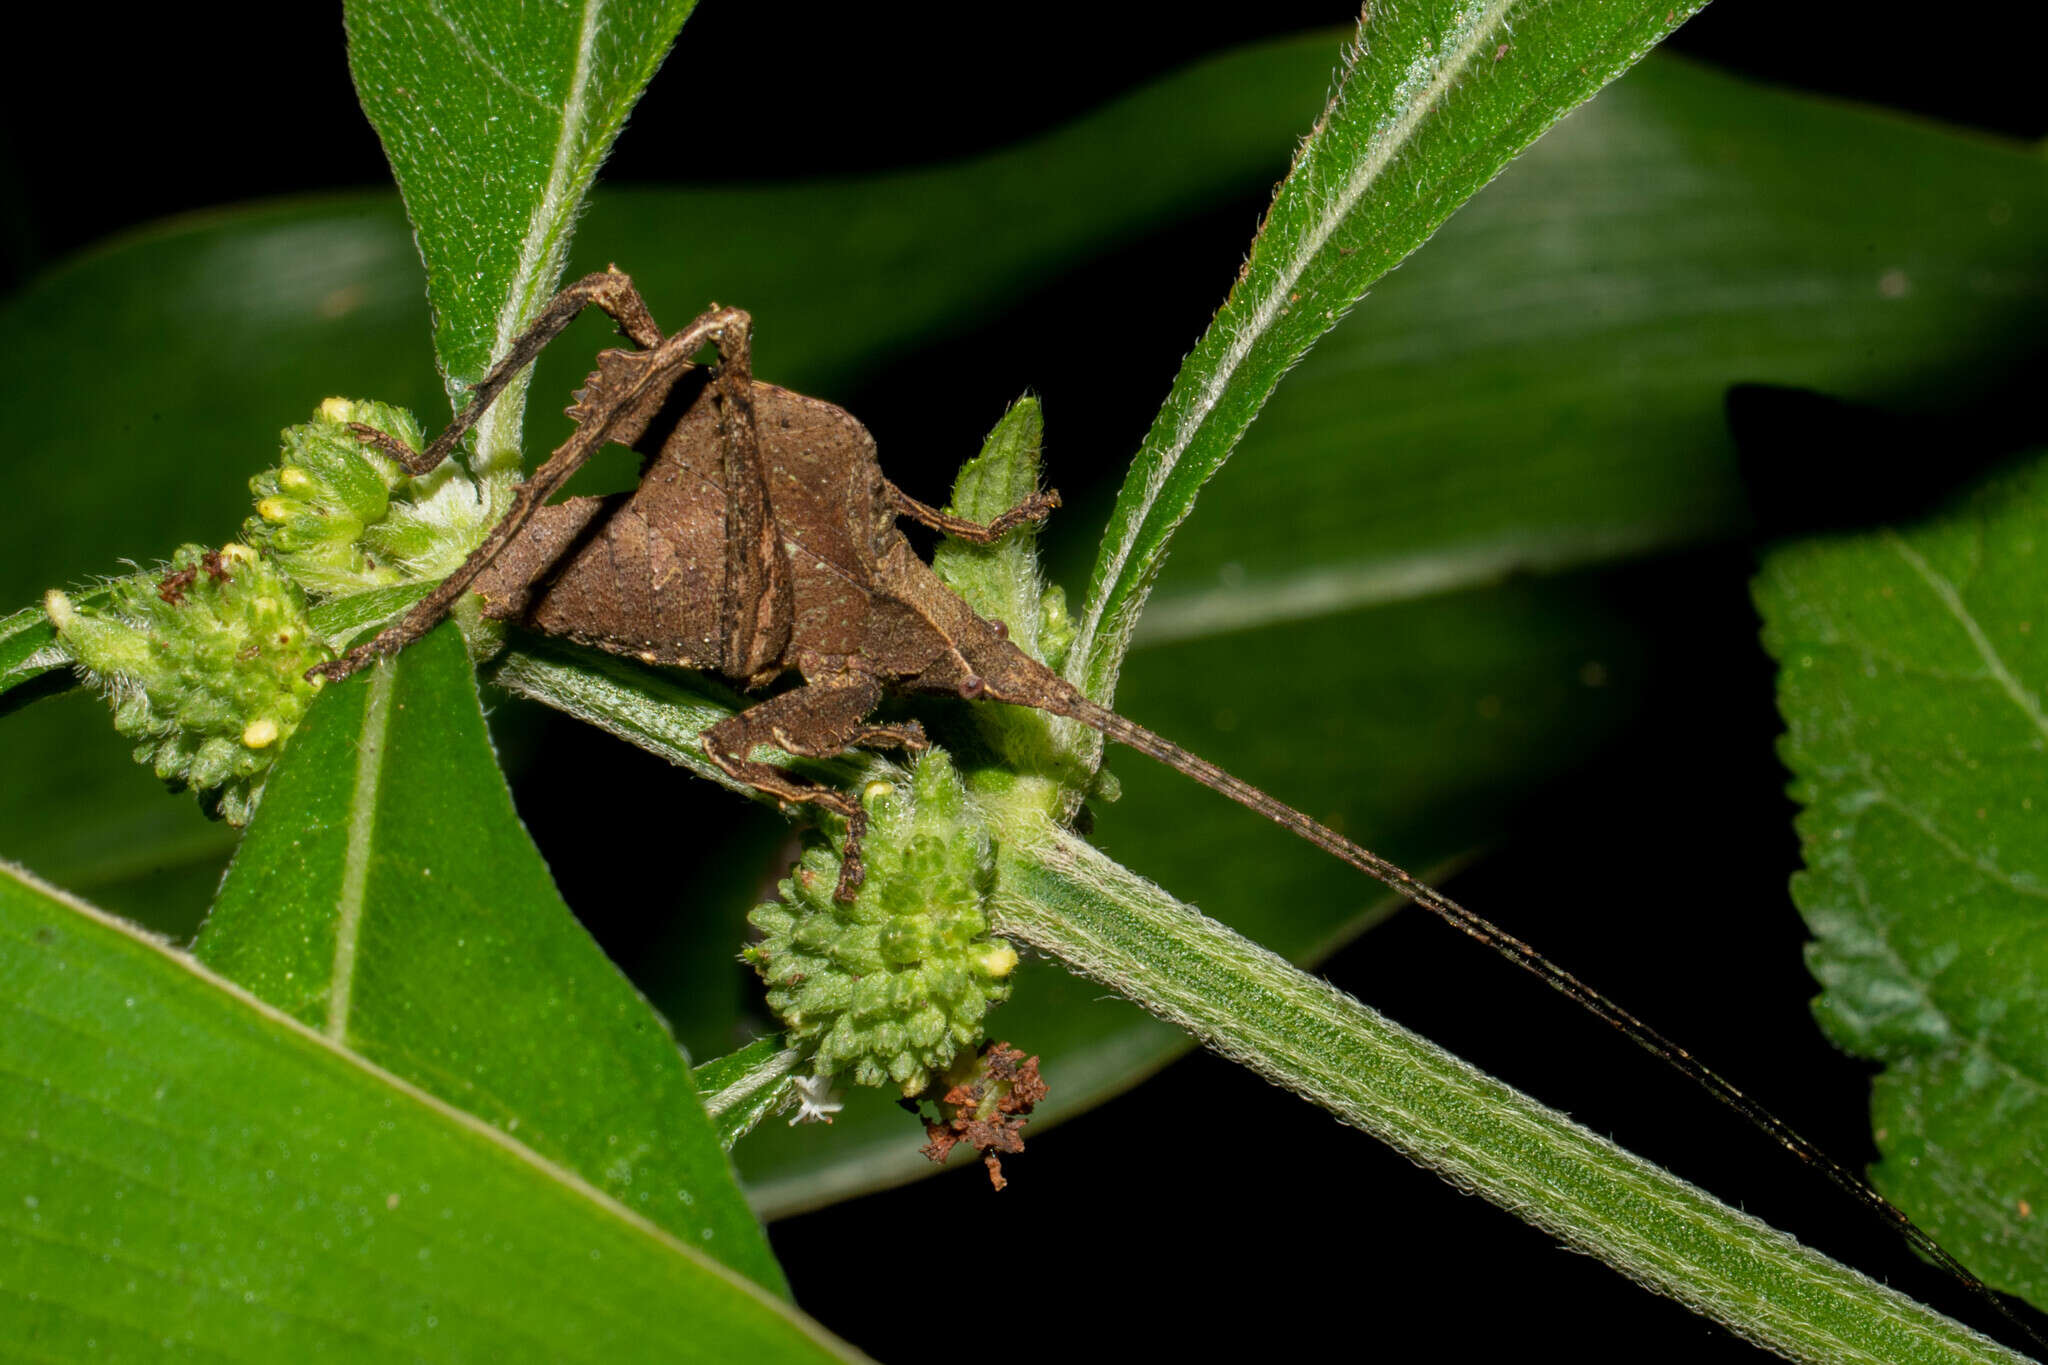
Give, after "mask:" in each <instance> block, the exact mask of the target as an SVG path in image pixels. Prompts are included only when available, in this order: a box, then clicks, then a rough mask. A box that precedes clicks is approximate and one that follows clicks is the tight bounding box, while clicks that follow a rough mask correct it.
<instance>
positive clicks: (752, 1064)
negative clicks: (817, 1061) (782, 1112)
mask: <svg viewBox="0 0 2048 1365" xmlns="http://www.w3.org/2000/svg"><path fill="white" fill-rule="evenodd" d="M802 1061H803V1054H802V1053H801V1052H799V1051H798V1050H797V1049H795V1048H793V1047H789V1048H786V1047H784V1046H783V1045H782V1036H781V1035H780V1034H771V1035H769V1036H768V1037H766V1038H756V1039H755V1040H754V1041H753V1042H751V1043H748V1044H747V1045H746V1046H745V1047H743V1048H741V1049H740V1050H739V1051H737V1052H730V1053H727V1054H726V1055H725V1056H723V1057H719V1058H716V1059H714V1060H712V1061H708V1062H706V1063H704V1065H702V1066H700V1067H698V1068H697V1070H696V1072H695V1073H694V1075H695V1078H696V1082H697V1092H698V1093H699V1094H701V1095H702V1096H703V1097H704V1108H705V1109H706V1110H707V1111H709V1113H710V1114H711V1118H712V1121H713V1122H714V1123H716V1124H717V1125H718V1141H719V1143H720V1144H721V1145H722V1146H724V1147H725V1149H726V1150H727V1151H731V1150H732V1146H733V1144H734V1143H735V1142H738V1141H739V1140H740V1139H741V1138H743V1137H745V1136H746V1135H747V1134H748V1133H751V1132H752V1131H753V1130H754V1126H755V1125H756V1124H758V1123H760V1121H761V1120H762V1119H764V1118H766V1117H768V1115H769V1114H770V1113H772V1112H774V1110H775V1109H776V1107H777V1106H779V1105H780V1104H781V1103H782V1101H783V1091H784V1089H785V1088H786V1087H787V1086H788V1084H789V1078H790V1077H791V1076H792V1075H794V1074H795V1073H796V1070H797V1067H798V1065H799V1064H800V1063H801V1062H802Z"/></svg>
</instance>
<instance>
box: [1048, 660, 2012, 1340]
mask: <svg viewBox="0 0 2048 1365" xmlns="http://www.w3.org/2000/svg"><path fill="white" fill-rule="evenodd" d="M1063 700H1064V702H1065V704H1064V705H1063V706H1062V707H1061V708H1060V709H1061V713H1062V714H1064V715H1067V716H1069V717H1071V718H1072V719H1074V720H1078V721H1080V722H1081V723H1082V724H1084V725H1088V726H1091V727H1093V728H1094V729H1097V730H1100V731H1101V732H1102V733H1103V734H1104V735H1107V736H1108V737H1109V738H1111V739H1113V740H1116V741H1117V742H1118V743H1120V744H1125V745H1128V746H1130V747H1131V748H1133V749H1136V750H1137V751H1138V752H1139V753H1141V754H1144V755H1146V756H1147V757H1149V758H1154V759H1157V760H1158V761H1159V762H1161V763H1164V764H1165V765H1166V766H1167V767H1169V768H1172V769H1174V770H1175V771H1176V772H1179V773H1181V774H1182V775H1184V776H1186V777H1190V778H1192V779H1194V780H1195V781H1197V782H1199V783H1201V784H1202V785H1203V786H1205V787H1208V788H1210V789H1211V790H1212V791H1216V792H1220V793H1221V794H1223V795H1224V796H1227V797H1229V798H1230V799H1231V800H1233V801H1235V802H1237V803H1238V804H1239V805H1241V806H1244V807H1245V808H1246V809H1248V810H1253V811H1257V812H1258V813H1259V814H1260V815H1263V816H1265V817H1266V818H1267V819H1268V820H1271V821H1272V822H1273V823H1274V824H1276V825H1279V826H1280V827H1282V828H1283V829H1286V830H1289V831H1291V832H1292V833H1294V834H1296V835H1299V836H1300V837H1301V838H1303V839H1306V840H1307V841H1308V842H1310V843H1312V844H1314V845H1315V846H1316V847H1318V848H1320V849H1322V850H1323V851H1324V852H1326V853H1329V854H1331V855H1332V856H1333V857H1336V858H1338V859H1340V860H1342V861H1343V862H1346V863H1349V864H1350V865H1351V866H1353V867H1355V868H1357V869H1358V870H1359V871H1361V872H1363V873H1365V874H1366V875H1368V876H1370V877H1374V878H1376V879H1378V880H1379V881H1381V882H1384V883H1385V884H1386V885H1387V886H1389V887H1391V888H1393V889H1394V890H1395V891H1398V892H1400V893H1401V894H1402V895H1403V896H1405V897H1407V898H1408V899H1409V900H1410V901H1413V902H1414V903H1415V904H1416V905H1419V906H1421V907H1422V908H1423V909H1424V910H1427V911H1429V912H1430V913H1431V914H1433V915H1435V916H1436V917H1437V918H1438V919H1441V920H1443V921H1444V922H1445V923H1446V924H1449V925H1450V926H1451V927H1452V928H1454V929H1456V930H1458V931H1459V932H1460V933H1462V934H1465V935H1466V936H1468V937H1470V938H1474V939H1477V940H1478V941H1479V942H1481V943H1483V944H1485V945H1486V946H1487V947H1489V948H1491V949H1493V950H1494V951H1495V952H1496V953H1499V954H1500V955H1501V956H1502V957H1504V958H1506V959H1507V960H1508V961H1510V962H1512V963H1514V964H1515V965H1516V966H1517V967H1520V968H1521V969H1522V970H1523V971H1526V972H1528V973H1529V974H1530V975H1532V976H1535V977H1537V978H1538V979H1539V980H1541V981H1543V982H1545V983H1547V984H1548V985H1550V986H1552V987H1554V988H1556V989H1557V990H1559V991H1562V992H1563V993H1564V994H1566V995H1568V996H1570V997H1571V998H1572V999H1573V1000H1576V1001H1577V1002H1578V1003H1579V1004H1580V1005H1582V1006H1584V1007H1585V1008H1586V1009H1588V1010H1590V1011H1591V1012H1592V1013H1593V1014H1595V1015H1597V1016H1598V1017H1599V1018H1601V1019H1604V1020H1606V1021H1607V1022H1608V1023H1609V1024H1611V1025H1613V1026H1614V1027H1615V1028H1617V1029H1619V1030H1620V1031H1621V1032H1622V1033H1624V1034H1626V1035H1627V1036H1628V1037H1629V1038H1630V1039H1631V1040H1632V1041H1633V1042H1635V1044H1636V1045H1637V1046H1639V1047H1641V1048H1642V1049H1643V1050H1644V1051H1645V1052H1648V1053H1649V1054H1650V1055H1651V1056H1653V1057H1657V1058H1659V1059H1660V1060H1662V1061H1663V1062H1664V1063H1665V1065H1667V1066H1669V1067H1671V1068H1672V1069H1673V1070H1675V1071H1677V1072H1678V1073H1679V1074H1680V1075H1682V1076H1685V1077H1687V1078H1689V1079H1690V1080H1692V1081H1693V1082H1694V1083H1695V1084H1697V1085H1699V1086H1701V1087H1702V1088H1704V1089H1705V1090H1706V1091H1707V1093H1708V1094H1710V1095H1712V1096H1713V1097H1714V1098H1715V1099H1717V1100H1719V1101H1721V1103H1723V1104H1725V1105H1727V1106H1728V1107H1729V1108H1730V1109H1733V1110H1734V1111H1735V1112H1736V1113H1738V1114H1740V1115H1742V1117H1743V1118H1745V1119H1747V1120H1748V1121H1749V1122H1750V1124H1751V1125H1753V1126H1754V1127H1756V1128H1757V1129H1758V1130H1760V1131H1761V1132H1763V1133H1764V1134H1765V1135H1766V1136H1768V1137H1769V1138H1770V1139H1771V1140H1772V1141H1774V1142H1776V1143H1778V1144H1780V1145H1781V1146H1783V1147H1785V1148H1786V1149H1787V1150H1789V1151H1790V1152H1791V1153H1792V1154H1793V1155H1794V1156H1796V1157H1798V1158H1799V1159H1800V1160H1802V1161H1804V1162H1806V1163H1807V1164H1808V1165H1810V1166H1813V1167H1815V1168H1817V1169H1818V1170H1819V1171H1820V1172H1821V1174H1823V1175H1825V1176H1826V1177H1827V1178H1828V1179H1829V1180H1830V1181H1832V1182H1833V1183H1834V1185H1835V1187H1836V1188H1837V1189H1840V1190H1841V1191H1842V1192H1843V1193H1845V1194H1847V1195H1848V1196H1849V1197H1850V1198H1852V1199H1854V1200H1855V1201H1856V1202H1857V1203H1859V1204H1861V1205H1863V1207H1864V1208H1866V1209H1868V1210H1869V1211H1870V1212H1871V1213H1873V1214H1875V1215H1876V1216H1877V1217H1878V1218H1879V1219H1881V1220H1883V1221H1884V1222H1885V1223H1887V1224H1889V1225H1890V1226H1891V1227H1892V1228H1893V1229H1894V1230H1895V1231H1897V1232H1898V1234H1899V1235H1900V1236H1901V1237H1904V1238H1905V1239H1906V1242H1907V1244H1908V1245H1910V1246H1911V1247H1912V1248H1913V1249H1914V1250H1915V1251H1918V1252H1919V1253H1920V1254H1921V1255H1923V1256H1925V1257H1926V1258H1927V1259H1928V1260H1930V1261H1933V1262H1934V1263H1935V1264H1936V1265H1938V1266H1940V1267H1941V1268H1942V1269H1943V1270H1946V1271H1947V1272H1948V1273H1949V1274H1950V1275H1952V1276H1954V1277H1955V1279H1956V1280H1957V1281H1958V1282H1959V1283H1961V1284H1962V1285H1964V1286H1965V1287H1966V1288H1968V1289H1969V1290H1970V1291H1971V1292H1972V1293H1974V1294H1975V1295H1977V1297H1978V1298H1980V1299H1982V1300H1984V1302H1985V1303H1987V1304H1989V1305H1990V1306H1991V1307H1992V1308H1994V1309H1996V1310H1997V1311H1998V1314H1999V1316H2000V1317H2003V1318H2004V1319H2005V1320H2006V1321H2008V1322H2010V1323H2011V1324H2012V1325H2013V1326H2015V1327H2017V1328H2019V1329H2020V1331H2022V1332H2024V1333H2026V1335H2027V1338H2028V1340H2030V1341H2032V1342H2033V1343H2034V1344H2035V1345H2036V1346H2038V1347H2041V1348H2043V1349H2044V1350H2048V1339H2044V1338H2043V1337H2042V1336H2041V1334H2040V1333H2038V1332H2036V1331H2035V1330H2034V1329H2033V1327H2032V1326H2030V1325H2029V1324H2028V1323H2027V1322H2026V1321H2025V1320H2024V1319H2022V1318H2021V1317H2020V1316H2019V1315H2018V1314H2017V1313H2016V1312H2014V1311H2013V1309H2012V1308H2011V1307H2009V1306H2008V1305H2007V1304H2006V1303H2005V1301H2004V1300H2003V1299H2001V1298H2000V1297H1999V1296H1998V1295H1997V1294H1996V1293H1995V1292H1993V1290H1992V1289H1991V1287H1990V1286H1989V1285H1987V1284H1985V1283H1984V1282H1983V1281H1982V1280H1980V1279H1978V1278H1977V1277H1976V1276H1975V1275H1973V1274H1971V1273H1970V1272H1969V1271H1968V1270H1967V1269H1965V1268H1964V1267H1963V1264H1962V1262H1960V1261H1958V1260H1956V1258H1955V1257H1953V1256H1951V1255H1950V1254H1949V1253H1948V1252H1947V1251H1946V1250H1945V1249H1943V1247H1942V1245H1941V1243H1939V1242H1937V1241H1935V1240H1934V1237H1933V1234H1931V1233H1929V1232H1927V1231H1926V1230H1925V1229H1924V1228H1922V1227H1921V1226H1920V1225H1919V1224H1918V1223H1915V1222H1914V1221H1913V1220H1912V1219H1911V1218H1908V1217H1907V1216H1906V1214H1905V1211H1904V1210H1902V1209H1900V1208H1899V1207H1898V1205H1896V1204H1894V1203H1892V1202H1891V1201H1890V1200H1889V1199H1886V1198H1885V1197H1884V1196H1883V1195H1881V1194H1879V1193H1878V1192H1877V1191H1876V1190H1874V1189H1872V1188H1871V1187H1870V1186H1869V1185H1868V1184H1866V1183H1865V1182H1864V1181H1863V1179H1862V1178H1861V1177H1860V1176H1858V1175H1857V1174H1856V1173H1855V1172H1853V1171H1851V1170H1850V1169H1849V1168H1848V1167H1846V1166H1844V1165H1842V1163H1841V1162H1839V1161H1837V1160H1835V1159H1834V1158H1833V1157H1831V1156H1829V1155H1828V1154H1827V1153H1826V1152H1824V1151H1822V1150H1821V1149H1820V1148H1819V1147H1817V1146H1815V1145H1814V1144H1813V1143H1812V1142H1811V1141H1809V1140H1808V1139H1807V1138H1805V1137H1803V1136H1802V1135H1801V1134H1800V1133H1799V1132H1798V1131H1797V1130H1796V1129H1794V1128H1793V1127H1792V1126H1791V1125H1790V1124H1788V1123H1786V1122H1785V1121H1784V1120H1783V1119H1781V1118H1779V1117H1778V1116H1777V1115H1776V1114H1773V1113H1772V1112H1771V1111H1770V1110H1768V1109H1766V1108H1764V1107H1763V1106H1762V1105H1760V1104H1758V1103H1757V1102H1756V1101H1754V1100H1752V1099H1750V1098H1749V1096H1747V1095H1745V1094H1743V1093H1742V1091H1740V1090H1738V1089H1737V1088H1736V1087H1735V1086H1734V1084H1733V1083H1732V1082H1730V1081H1728V1080H1727V1079H1726V1078H1724V1077H1723V1076H1721V1074H1720V1073H1718V1072H1716V1071H1714V1070H1713V1069H1712V1068H1711V1067H1709V1066H1707V1065H1706V1064H1705V1063H1704V1062H1701V1061H1700V1060H1699V1059H1698V1058H1696V1057H1694V1056H1693V1055H1692V1054H1691V1053H1690V1052H1687V1051H1686V1050H1685V1049H1684V1048H1682V1047H1680V1046H1679V1045H1678V1044H1676V1043H1674V1042H1672V1041H1671V1040H1670V1039H1669V1038H1666V1037H1665V1036H1664V1035H1663V1034H1661V1033H1659V1032H1658V1031H1657V1030H1656V1029H1654V1028H1651V1027H1650V1026H1649V1025H1648V1024H1646V1023H1644V1022H1643V1021H1642V1020H1641V1019H1639V1018H1637V1017H1636V1016H1635V1015H1633V1014H1631V1013H1629V1012H1628V1011H1627V1010H1625V1009H1623V1008H1622V1007H1621V1006H1620V1005H1618V1004H1616V1003H1615V1002H1614V1001H1612V1000H1610V999H1608V998H1607V997H1606V996H1605V995H1602V994H1601V993H1600V992H1599V991H1596V990H1594V989H1593V988H1592V987H1591V986H1588V985H1587V984H1586V983H1585V982H1583V981H1581V980H1579V978H1578V977H1576V976H1573V975H1572V974H1571V973H1570V972H1568V971H1566V970H1565V969H1564V968H1562V967H1560V966H1558V965H1557V964H1556V963H1555V962H1552V961H1551V960H1550V959H1549V958H1547V957H1545V956H1543V954H1541V953H1539V952H1537V951H1536V950H1535V949H1534V948H1532V947H1530V946H1529V945H1528V944H1526V943H1524V942H1523V941H1522V940H1520V939H1518V938H1516V937H1515V936H1514V935H1513V934H1510V933H1508V932H1507V931H1506V930H1505V929H1502V928H1501V927H1500V926H1499V925H1497V924H1495V923H1494V922H1493V921H1492V920H1489V919H1487V918H1486V917H1485V916H1483V915H1479V914H1476V913H1474V912H1473V911H1470V910H1467V909H1466V908H1465V907H1464V906H1462V905H1460V904H1458V903H1457V902H1456V901H1454V900H1452V899H1451V898H1450V897H1449V896H1446V895H1445V894H1444V893H1443V892H1441V891H1439V890H1437V889H1436V888H1435V887H1433V886H1431V885H1429V884H1428V883H1427V882H1423V881H1419V880H1417V879H1416V878H1415V877H1413V876H1411V875H1410V874H1409V873H1408V872H1407V871H1406V870H1405V869H1403V868H1401V867H1398V866H1396V865H1395V864H1393V863H1391V862H1388V861H1387V860H1386V859H1385V858H1382V857H1380V855H1379V854H1377V853H1374V852H1372V851H1371V850H1370V849H1367V848H1364V847H1361V846H1360V845H1358V844H1355V843H1353V842H1351V840H1349V839H1346V838H1345V837H1344V836H1343V835H1341V834H1339V833H1337V832H1336V831H1335V830H1333V829H1331V828H1329V827H1328V826H1326V825H1323V824H1319V823H1318V822H1316V821H1314V820H1312V819H1310V818H1309V817H1308V816H1306V815H1303V814H1302V813H1301V812H1300V811H1298V810H1296V809H1294V807H1292V806H1289V805H1287V804H1285V803H1284V802H1281V801H1277V800H1275V799H1274V798H1272V797H1270V796H1268V795H1266V793H1264V792H1262V791H1260V790H1259V789H1258V788H1257V787H1254V786H1253V785H1251V783H1249V782H1246V781H1243V780H1242V779H1240V778H1236V777H1233V776H1231V775H1230V774H1229V773H1227V772H1225V771H1224V770H1223V769H1221V768H1219V767H1217V766H1216V765H1215V764H1213V763H1211V762H1209V761H1208V760H1207V759H1205V758H1201V757H1199V756H1197V755H1195V754H1191V753H1189V752H1188V751H1187V750H1186V749H1183V748H1181V747H1180V746H1179V745H1178V744H1175V743H1173V742H1172V741H1170V740H1166V739H1162V738H1160V737H1159V736H1158V735H1155V734H1153V733H1152V732H1151V731H1150V730H1147V729H1146V728H1145V727H1144V726H1142V725H1139V724H1137V723H1135V722H1133V721H1129V720H1126V719H1124V717H1122V716H1120V715H1118V714H1117V713H1116V712H1114V711H1111V710H1109V709H1108V708H1106V707H1102V706H1098V705H1096V704H1095V703H1094V702H1092V701H1089V700H1088V699H1087V698H1085V697H1073V698H1066V699H1063Z"/></svg>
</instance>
